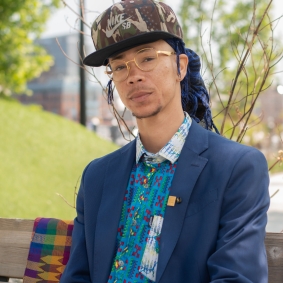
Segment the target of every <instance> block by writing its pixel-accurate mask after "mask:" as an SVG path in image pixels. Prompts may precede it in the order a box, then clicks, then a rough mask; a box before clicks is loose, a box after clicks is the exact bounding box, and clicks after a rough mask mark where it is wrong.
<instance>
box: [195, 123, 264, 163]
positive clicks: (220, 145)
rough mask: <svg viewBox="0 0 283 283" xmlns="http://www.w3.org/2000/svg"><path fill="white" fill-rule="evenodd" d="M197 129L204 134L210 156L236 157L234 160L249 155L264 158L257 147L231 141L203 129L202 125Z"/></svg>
mask: <svg viewBox="0 0 283 283" xmlns="http://www.w3.org/2000/svg"><path fill="white" fill-rule="evenodd" d="M197 127H198V128H197V131H198V132H201V133H202V134H201V137H202V138H203V140H206V141H205V142H206V143H207V145H206V149H207V150H208V152H209V153H210V154H213V155H216V156H218V158H220V157H224V156H225V157H226V158H228V157H229V156H230V157H232V156H234V158H235V159H237V157H240V156H242V155H245V154H247V153H250V154H255V155H261V156H262V157H263V154H262V152H261V151H259V150H258V149H257V148H255V147H252V146H249V145H244V144H241V143H239V142H237V141H233V140H231V139H229V137H225V136H222V135H219V134H216V133H214V132H212V131H208V130H206V129H204V128H202V127H201V126H200V125H197Z"/></svg>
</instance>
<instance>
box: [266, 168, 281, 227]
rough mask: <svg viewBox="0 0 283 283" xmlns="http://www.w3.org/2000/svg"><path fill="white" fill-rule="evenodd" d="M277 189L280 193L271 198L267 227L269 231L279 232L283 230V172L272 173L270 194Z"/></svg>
mask: <svg viewBox="0 0 283 283" xmlns="http://www.w3.org/2000/svg"><path fill="white" fill-rule="evenodd" d="M277 190H279V191H278V193H277V194H276V195H275V196H274V197H272V198H271V200H270V207H269V210H268V223H267V227H266V231H267V232H277V233H278V232H282V231H283V173H277V174H273V175H270V185H269V194H270V196H272V195H273V194H274V193H275V192H276V191H277Z"/></svg>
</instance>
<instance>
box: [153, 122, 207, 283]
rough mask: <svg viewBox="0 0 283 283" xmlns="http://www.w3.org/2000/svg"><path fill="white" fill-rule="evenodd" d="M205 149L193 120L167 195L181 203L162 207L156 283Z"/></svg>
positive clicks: (173, 243)
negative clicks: (164, 210) (163, 215)
mask: <svg viewBox="0 0 283 283" xmlns="http://www.w3.org/2000/svg"><path fill="white" fill-rule="evenodd" d="M207 148H208V136H207V132H206V130H204V129H203V128H201V127H200V126H199V125H197V124H196V122H194V121H193V123H192V125H191V128H190V131H189V134H188V137H187V139H186V142H185V144H184V147H183V149H182V152H181V155H180V157H179V160H178V165H177V168H176V172H175V175H174V179H173V181H172V186H171V191H170V195H171V196H177V197H181V199H182V202H181V203H180V204H176V205H175V206H172V207H171V206H167V208H166V212H165V217H164V222H163V227H162V231H161V241H160V253H159V259H158V268H157V276H156V282H159V280H160V279H161V277H162V274H163V272H164V270H165V268H166V265H167V263H168V261H169V259H170V257H171V254H172V252H173V250H174V248H175V246H176V243H177V241H178V238H179V236H180V233H181V230H182V227H183V222H184V218H185V215H186V211H187V207H188V203H189V199H190V196H191V193H192V191H193V188H194V186H195V183H196V181H197V179H198V177H199V175H200V173H201V172H202V170H203V168H204V166H205V164H206V163H207V159H206V158H203V157H201V156H199V154H200V153H201V152H203V151H204V150H206V149H207Z"/></svg>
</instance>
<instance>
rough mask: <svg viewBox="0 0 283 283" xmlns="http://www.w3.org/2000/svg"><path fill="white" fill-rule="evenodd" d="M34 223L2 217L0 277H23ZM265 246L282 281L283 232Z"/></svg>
mask: <svg viewBox="0 0 283 283" xmlns="http://www.w3.org/2000/svg"><path fill="white" fill-rule="evenodd" d="M33 223H34V221H33V220H27V219H5V218H0V277H1V276H3V277H10V278H23V276H24V271H25V267H26V263H27V256H28V252H29V246H30V239H31V233H32V228H33ZM265 247H266V254H267V258H268V269H269V280H268V282H269V283H282V282H283V233H267V234H266V239H265ZM0 281H1V280H0Z"/></svg>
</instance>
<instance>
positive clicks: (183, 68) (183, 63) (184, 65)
mask: <svg viewBox="0 0 283 283" xmlns="http://www.w3.org/2000/svg"><path fill="white" fill-rule="evenodd" d="M179 58H180V81H182V80H183V78H184V77H185V76H186V74H187V69H188V64H189V58H188V56H187V55H186V54H180V55H179Z"/></svg>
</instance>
